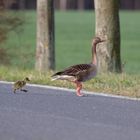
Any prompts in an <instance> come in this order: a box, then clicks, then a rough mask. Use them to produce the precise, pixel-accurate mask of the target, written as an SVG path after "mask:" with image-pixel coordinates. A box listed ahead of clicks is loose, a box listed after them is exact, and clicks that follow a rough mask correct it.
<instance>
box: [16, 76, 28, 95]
mask: <svg viewBox="0 0 140 140" xmlns="http://www.w3.org/2000/svg"><path fill="white" fill-rule="evenodd" d="M28 81H30V79H29V78H28V77H26V78H24V79H23V80H21V81H16V82H15V83H14V85H13V92H14V93H16V90H18V89H20V91H24V92H27V90H25V89H22V88H23V87H24V86H25V85H26V83H27V82H28Z"/></svg>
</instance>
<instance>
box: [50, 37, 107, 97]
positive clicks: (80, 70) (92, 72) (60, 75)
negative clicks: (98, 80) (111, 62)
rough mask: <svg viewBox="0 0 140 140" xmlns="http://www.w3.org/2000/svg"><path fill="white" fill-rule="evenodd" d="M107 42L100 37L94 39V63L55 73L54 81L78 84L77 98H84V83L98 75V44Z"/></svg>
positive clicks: (74, 66)
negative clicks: (82, 91)
mask: <svg viewBox="0 0 140 140" xmlns="http://www.w3.org/2000/svg"><path fill="white" fill-rule="evenodd" d="M104 41H105V40H103V39H101V38H100V37H94V38H93V41H92V62H91V63H89V64H77V65H73V66H70V67H68V68H66V69H64V70H62V71H59V72H57V73H54V74H53V75H52V76H51V77H52V81H53V80H67V81H70V82H73V83H75V84H76V94H77V96H84V94H82V93H81V92H80V91H81V89H82V82H85V81H87V80H90V79H92V78H94V77H95V76H96V75H97V54H96V46H97V44H98V43H101V42H104Z"/></svg>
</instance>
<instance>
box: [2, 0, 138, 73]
mask: <svg viewBox="0 0 140 140" xmlns="http://www.w3.org/2000/svg"><path fill="white" fill-rule="evenodd" d="M54 5H55V48H56V69H57V70H60V69H63V68H64V67H66V66H69V65H73V64H76V63H81V62H82V63H88V62H89V60H90V59H91V40H92V38H93V36H94V34H95V13H94V1H93V0H54ZM3 7H4V10H3ZM0 8H1V12H0V65H1V67H2V66H3V67H10V68H12V67H13V68H15V67H16V68H19V69H30V70H32V69H34V65H35V52H36V0H0ZM139 10H140V0H120V25H121V58H122V63H123V70H124V72H126V73H129V74H140V62H139V61H140V55H139V53H140V28H139V25H140V11H139ZM81 47H82V48H81ZM64 52H65V53H64ZM75 52H76V53H75Z"/></svg>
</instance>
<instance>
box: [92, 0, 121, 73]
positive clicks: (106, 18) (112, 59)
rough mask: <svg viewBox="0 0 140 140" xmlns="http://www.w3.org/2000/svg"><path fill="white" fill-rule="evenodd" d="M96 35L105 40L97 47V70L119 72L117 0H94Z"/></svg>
mask: <svg viewBox="0 0 140 140" xmlns="http://www.w3.org/2000/svg"><path fill="white" fill-rule="evenodd" d="M94 4H95V15H96V35H97V36H101V37H105V38H106V39H107V41H106V42H105V43H101V44H100V45H99V46H98V47H97V53H98V69H99V72H108V71H111V72H121V71H122V68H121V57H120V23H119V0H94Z"/></svg>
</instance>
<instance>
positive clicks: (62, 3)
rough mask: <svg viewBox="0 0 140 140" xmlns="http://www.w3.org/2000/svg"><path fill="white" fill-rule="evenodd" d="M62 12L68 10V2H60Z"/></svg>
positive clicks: (63, 0)
mask: <svg viewBox="0 0 140 140" xmlns="http://www.w3.org/2000/svg"><path fill="white" fill-rule="evenodd" d="M60 10H64V11H65V10H67V0H60Z"/></svg>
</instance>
